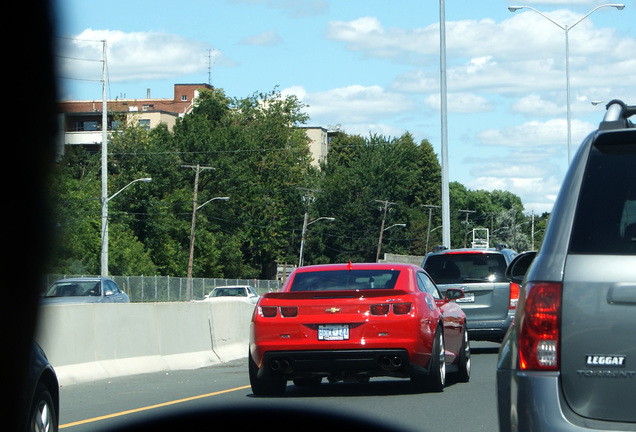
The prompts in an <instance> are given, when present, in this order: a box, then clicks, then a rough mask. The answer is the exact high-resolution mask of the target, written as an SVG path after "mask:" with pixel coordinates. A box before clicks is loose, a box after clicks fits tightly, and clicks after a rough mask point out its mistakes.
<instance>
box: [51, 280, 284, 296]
mask: <svg viewBox="0 0 636 432" xmlns="http://www.w3.org/2000/svg"><path fill="white" fill-rule="evenodd" d="M71 277H96V276H95V275H61V274H51V275H46V277H45V283H44V287H43V288H46V287H48V286H50V285H51V284H52V283H53V282H55V281H56V280H59V279H65V278H71ZM110 278H111V279H112V280H114V281H115V283H117V285H119V286H120V287H121V288H122V289H123V290H124V291H125V292H126V293H127V294H128V296H129V297H130V301H131V302H178V301H188V299H187V286H188V278H185V277H173V276H110ZM224 285H249V286H251V287H252V288H254V289H255V290H256V292H257V293H258V294H264V293H266V292H270V291H278V290H280V288H281V287H282V282H281V281H278V280H260V279H222V278H192V298H191V300H201V299H203V298H204V296H205V295H206V294H209V293H210V291H212V289H214V287H217V286H224Z"/></svg>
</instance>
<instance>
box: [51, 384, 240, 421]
mask: <svg viewBox="0 0 636 432" xmlns="http://www.w3.org/2000/svg"><path fill="white" fill-rule="evenodd" d="M249 387H250V386H248V385H246V386H243V387H236V388H233V389H228V390H221V391H218V392H214V393H208V394H202V395H199V396H192V397H188V398H184V399H177V400H173V401H169V402H164V403H160V404H156V405H150V406H147V407H141V408H135V409H131V410H128V411H122V412H118V413H113V414H108V415H104V416H100V417H94V418H91V419H86V420H80V421H76V422H72V423H66V424H63V425H60V426H59V428H60V429H64V428H67V427H72V426H77V425H81V424H86V423H92V422H96V421H100V420H105V419H109V418H114V417H120V416H123V415H126V414H132V413H137V412H141V411H148V410H151V409H155V408H161V407H165V406H170V405H175V404H179V403H183V402H189V401H193V400H196V399H203V398H206V397H210V396H217V395H220V394H223V393H230V392H233V391H237V390H243V389H246V388H249Z"/></svg>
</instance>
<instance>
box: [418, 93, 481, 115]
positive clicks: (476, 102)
mask: <svg viewBox="0 0 636 432" xmlns="http://www.w3.org/2000/svg"><path fill="white" fill-rule="evenodd" d="M440 99H441V97H440V95H439V93H435V94H432V95H429V96H427V97H425V98H424V104H425V105H426V106H428V107H430V108H433V109H435V110H439V109H440V106H441V102H440ZM446 100H447V108H448V112H449V113H459V114H470V113H478V112H487V111H492V110H493V106H492V104H491V102H490V101H489V100H488V99H486V98H484V97H482V96H478V95H476V94H471V93H448V94H447V96H446Z"/></svg>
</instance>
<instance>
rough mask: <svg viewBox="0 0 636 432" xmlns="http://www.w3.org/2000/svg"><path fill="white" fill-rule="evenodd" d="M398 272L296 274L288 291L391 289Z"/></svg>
mask: <svg viewBox="0 0 636 432" xmlns="http://www.w3.org/2000/svg"><path fill="white" fill-rule="evenodd" d="M399 274H400V271H399V270H331V271H316V272H308V273H296V276H294V280H293V282H292V286H291V288H290V291H336V290H373V289H393V288H394V287H395V282H396V281H397V278H398V276H399Z"/></svg>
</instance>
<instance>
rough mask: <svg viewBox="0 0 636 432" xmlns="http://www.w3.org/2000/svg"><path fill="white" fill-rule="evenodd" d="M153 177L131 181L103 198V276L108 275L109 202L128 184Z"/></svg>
mask: <svg viewBox="0 0 636 432" xmlns="http://www.w3.org/2000/svg"><path fill="white" fill-rule="evenodd" d="M150 181H152V179H151V178H150V177H146V178H140V179H136V180H133V181H131V182H130V183H128V184H127V185H126V186H124V187H123V188H121V189H119V190H118V191H117V192H116V193H115V194H114V195H112V196H111V197H110V198H103V199H102V242H101V243H102V247H101V249H102V254H101V255H102V257H101V258H102V259H101V275H102V277H108V203H109V202H110V200H112V199H113V198H115V197H116V196H117V195H119V194H120V193H122V192H123V191H124V189H126V188H128V186H130V185H132V184H133V183H137V182H150Z"/></svg>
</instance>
